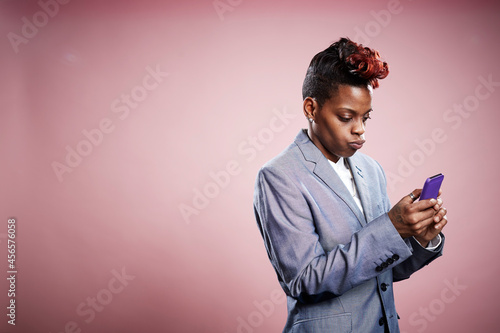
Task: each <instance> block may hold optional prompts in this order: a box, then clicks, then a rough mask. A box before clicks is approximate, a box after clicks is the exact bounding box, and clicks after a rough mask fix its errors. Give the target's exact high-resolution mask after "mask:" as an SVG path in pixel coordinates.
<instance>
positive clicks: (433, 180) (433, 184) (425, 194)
mask: <svg viewBox="0 0 500 333" xmlns="http://www.w3.org/2000/svg"><path fill="white" fill-rule="evenodd" d="M443 179H444V176H443V174H441V173H438V174H437V175H435V176H432V177H429V178H427V180H426V181H425V184H424V188H423V189H422V193H421V194H420V198H419V200H425V199H430V198H434V199H437V196H438V194H439V188H440V187H441V183H442V182H443Z"/></svg>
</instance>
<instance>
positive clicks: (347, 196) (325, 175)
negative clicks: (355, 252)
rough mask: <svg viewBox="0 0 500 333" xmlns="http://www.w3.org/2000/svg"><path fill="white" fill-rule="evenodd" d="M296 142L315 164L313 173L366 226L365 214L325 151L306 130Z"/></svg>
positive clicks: (307, 158)
mask: <svg viewBox="0 0 500 333" xmlns="http://www.w3.org/2000/svg"><path fill="white" fill-rule="evenodd" d="M296 143H297V145H298V146H299V148H300V150H301V151H302V154H303V155H304V158H305V159H306V160H307V161H310V162H313V163H314V164H315V165H314V168H313V170H312V171H313V173H314V174H315V175H316V176H318V177H319V178H320V179H321V180H322V181H323V182H324V183H325V184H326V185H327V186H328V187H329V188H330V189H331V190H332V191H333V192H335V194H336V195H337V196H339V197H340V198H341V199H342V200H343V201H344V202H345V204H346V205H347V206H348V207H349V208H350V209H351V211H352V212H353V213H354V215H356V217H357V218H358V221H359V223H360V224H361V226H364V225H365V224H366V219H365V216H364V215H363V213H362V212H361V210H360V209H359V207H358V205H357V204H356V202H355V201H354V199H353V198H352V195H351V193H350V192H349V191H348V190H347V188H346V187H345V185H344V183H343V182H342V180H341V179H340V177H339V176H338V175H337V173H336V172H335V170H333V168H332V166H331V165H330V163H329V162H328V160H327V159H326V157H325V156H324V155H323V153H322V152H321V151H320V150H319V149H318V148H317V147H316V146H315V145H314V143H313V142H312V141H311V140H310V139H309V137H308V136H307V134H306V133H305V132H304V131H301V133H299V135H298V136H297V139H296ZM363 209H364V205H363Z"/></svg>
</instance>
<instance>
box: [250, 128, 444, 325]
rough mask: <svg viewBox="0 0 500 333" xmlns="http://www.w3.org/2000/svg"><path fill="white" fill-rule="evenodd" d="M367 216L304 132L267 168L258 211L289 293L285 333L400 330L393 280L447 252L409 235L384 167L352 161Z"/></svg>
mask: <svg viewBox="0 0 500 333" xmlns="http://www.w3.org/2000/svg"><path fill="white" fill-rule="evenodd" d="M347 160H348V162H349V166H350V168H351V171H352V173H353V176H354V180H355V183H356V188H357V190H358V193H359V196H360V198H361V203H362V206H363V210H364V214H363V213H362V212H361V210H360V209H359V207H358V206H357V205H356V203H355V201H354V199H353V198H352V196H351V194H350V193H349V191H348V190H347V188H346V187H345V185H344V184H343V183H342V180H341V179H340V178H339V177H338V175H337V173H336V172H335V170H333V168H332V166H331V165H330V164H329V162H328V160H327V159H326V158H325V156H324V155H323V154H322V153H321V151H320V150H319V149H318V148H317V147H316V146H315V145H314V144H313V143H312V141H311V140H310V139H309V137H308V136H307V133H306V131H305V130H301V131H300V132H299V134H298V135H297V137H296V138H295V142H294V143H293V144H291V145H290V146H289V147H288V148H287V149H285V150H284V151H283V152H282V153H281V154H280V155H278V156H276V157H275V158H274V159H272V160H271V161H269V162H268V163H266V164H265V165H264V166H263V167H262V169H261V170H260V171H259V174H258V176H257V181H256V184H255V194H254V210H255V216H256V219H257V224H258V226H259V228H260V232H261V234H262V237H263V239H264V243H265V246H266V249H267V253H268V255H269V259H270V260H271V263H272V265H273V267H274V269H275V270H276V273H277V275H278V280H279V282H280V284H281V287H282V288H283V290H284V291H285V293H286V295H287V307H288V319H287V322H286V325H285V328H284V330H283V332H294V333H299V332H308V333H310V332H314V333H321V332H356V333H367V332H399V326H398V314H397V313H396V308H395V305H394V295H393V290H392V288H393V281H398V280H402V279H406V278H408V277H409V276H410V275H411V274H412V273H413V272H415V271H417V270H419V269H420V268H422V267H423V266H425V265H426V264H428V263H429V262H431V261H432V260H434V259H436V258H437V257H439V256H440V255H441V253H442V247H443V243H444V236H443V235H441V237H442V242H441V245H440V246H439V248H438V249H436V250H434V251H430V250H426V249H424V248H423V247H422V246H421V245H420V244H419V243H418V242H416V241H415V240H414V239H413V238H407V239H404V240H403V239H402V238H401V236H400V235H399V234H398V232H397V231H396V229H395V228H394V226H393V225H392V223H391V221H390V220H389V217H388V215H387V212H388V211H389V210H390V208H391V205H390V202H389V198H388V196H387V192H386V179H385V175H384V172H383V170H382V168H381V166H380V165H379V164H378V163H377V162H376V161H375V160H373V159H372V158H370V157H368V156H366V155H364V154H362V153H360V152H357V153H355V154H354V155H353V156H352V157H350V158H348V159H347Z"/></svg>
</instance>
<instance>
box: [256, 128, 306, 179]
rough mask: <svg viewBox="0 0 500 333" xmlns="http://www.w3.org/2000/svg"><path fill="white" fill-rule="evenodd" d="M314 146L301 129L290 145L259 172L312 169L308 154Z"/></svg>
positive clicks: (291, 171)
mask: <svg viewBox="0 0 500 333" xmlns="http://www.w3.org/2000/svg"><path fill="white" fill-rule="evenodd" d="M311 146H312V147H311ZM313 148H315V146H314V144H313V143H312V142H311V141H310V140H309V138H308V137H307V134H305V133H304V132H303V130H301V131H300V132H299V134H298V135H297V136H296V138H295V140H294V141H293V142H292V143H291V144H290V145H289V146H288V147H286V148H285V149H284V150H283V151H281V152H280V153H279V154H278V155H276V156H275V157H274V158H272V159H271V160H269V161H268V162H266V163H265V164H264V165H263V166H262V168H261V169H260V171H259V173H262V172H268V171H271V172H272V171H277V172H279V171H282V172H284V173H294V172H299V171H300V170H304V171H305V170H307V169H310V168H311V165H310V161H308V158H307V155H308V153H309V151H310V150H311V149H313Z"/></svg>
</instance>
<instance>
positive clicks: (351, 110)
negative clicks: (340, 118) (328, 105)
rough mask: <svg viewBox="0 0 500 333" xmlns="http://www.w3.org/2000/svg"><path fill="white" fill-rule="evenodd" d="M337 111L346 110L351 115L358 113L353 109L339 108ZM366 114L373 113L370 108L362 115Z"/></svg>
mask: <svg viewBox="0 0 500 333" xmlns="http://www.w3.org/2000/svg"><path fill="white" fill-rule="evenodd" d="M339 110H347V111H349V112H352V113H358V111H356V110H353V109H349V108H339ZM368 112H373V108H370V109H369V110H367V111H365V112H364V113H363V114H367V113H368Z"/></svg>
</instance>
